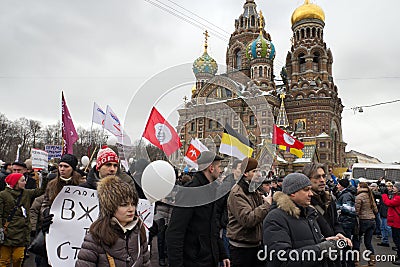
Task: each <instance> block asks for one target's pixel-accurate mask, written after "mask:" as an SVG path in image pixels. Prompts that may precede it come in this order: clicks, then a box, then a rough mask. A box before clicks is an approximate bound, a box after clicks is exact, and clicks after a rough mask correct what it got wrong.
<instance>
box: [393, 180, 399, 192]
mask: <svg viewBox="0 0 400 267" xmlns="http://www.w3.org/2000/svg"><path fill="white" fill-rule="evenodd" d="M393 186H394V187H396V188H397V190H399V191H400V182H395V183H394V185H393Z"/></svg>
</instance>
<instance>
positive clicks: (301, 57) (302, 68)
mask: <svg viewBox="0 0 400 267" xmlns="http://www.w3.org/2000/svg"><path fill="white" fill-rule="evenodd" d="M298 60H299V67H300V72H305V71H306V55H305V54H304V53H300V55H299V58H298Z"/></svg>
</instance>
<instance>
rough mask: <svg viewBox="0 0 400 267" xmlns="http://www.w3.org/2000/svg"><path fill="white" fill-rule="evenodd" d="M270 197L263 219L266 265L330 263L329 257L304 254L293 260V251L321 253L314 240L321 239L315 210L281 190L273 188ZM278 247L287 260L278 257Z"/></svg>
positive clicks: (315, 264) (300, 253)
mask: <svg viewBox="0 0 400 267" xmlns="http://www.w3.org/2000/svg"><path fill="white" fill-rule="evenodd" d="M273 199H274V203H273V204H272V206H271V210H270V211H269V213H268V214H267V216H266V217H265V220H264V223H263V242H264V245H265V246H266V248H267V250H266V251H267V259H268V260H267V261H266V266H267V267H269V266H271V267H277V266H329V265H328V264H329V261H328V260H327V259H326V258H324V257H322V258H323V260H322V261H314V260H313V259H311V260H307V258H304V259H303V260H301V258H300V260H295V261H292V260H291V259H290V257H289V255H295V253H298V254H299V255H300V256H301V255H302V253H304V252H303V251H313V252H315V255H316V256H317V258H318V259H319V258H320V257H321V249H320V247H319V246H317V244H319V243H320V242H321V241H322V240H323V236H322V234H321V231H320V228H319V226H318V224H317V222H316V218H317V216H318V214H317V211H316V210H315V209H314V208H312V207H307V208H303V207H300V206H298V205H296V204H295V203H294V202H293V201H292V200H291V199H290V197H289V196H288V195H286V194H284V193H282V192H276V193H275V194H274V197H273ZM272 250H274V252H272ZM278 251H279V253H282V252H281V251H284V252H285V255H281V258H286V259H287V261H284V262H283V261H280V260H279V259H278V257H277V253H278ZM289 253H290V254H289ZM325 256H327V255H325ZM270 258H271V260H270Z"/></svg>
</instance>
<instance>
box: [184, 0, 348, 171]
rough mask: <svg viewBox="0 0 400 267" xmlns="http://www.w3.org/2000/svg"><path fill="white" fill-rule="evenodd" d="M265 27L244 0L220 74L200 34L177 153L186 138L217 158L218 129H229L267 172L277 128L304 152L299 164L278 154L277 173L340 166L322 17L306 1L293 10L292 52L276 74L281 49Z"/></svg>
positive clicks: (341, 147)
mask: <svg viewBox="0 0 400 267" xmlns="http://www.w3.org/2000/svg"><path fill="white" fill-rule="evenodd" d="M289 19H290V18H288V22H290V20H289ZM265 21H266V20H265V18H264V17H263V15H262V12H261V11H258V10H257V5H256V2H255V1H254V0H246V1H245V3H244V5H243V13H242V14H240V15H239V17H238V18H237V19H235V21H234V24H235V30H234V32H233V33H232V34H231V37H230V39H229V43H228V48H227V51H226V70H225V72H224V73H222V74H217V72H218V64H217V62H216V61H215V60H214V59H213V58H212V55H209V54H208V51H207V48H208V33H207V32H205V44H204V53H203V54H202V55H201V56H200V57H199V58H197V59H196V60H195V61H194V63H193V73H194V76H195V80H196V83H195V86H193V89H192V96H191V99H189V100H188V101H186V102H185V106H184V107H183V108H182V109H179V110H178V112H179V122H178V127H177V130H178V134H179V136H180V138H181V142H182V144H183V146H182V148H181V153H183V154H185V152H186V150H187V148H188V146H189V144H190V141H191V139H192V138H198V139H200V141H202V143H203V144H205V145H206V146H208V147H210V148H211V149H213V150H215V151H219V145H220V143H221V137H222V134H223V131H224V125H225V124H229V125H231V126H232V128H233V129H235V130H236V131H237V132H239V133H241V134H243V135H245V136H246V137H247V138H248V139H249V140H250V141H251V142H252V143H253V144H254V154H253V155H254V157H256V158H258V159H259V161H260V163H261V167H262V168H263V164H265V166H264V167H266V168H268V164H269V165H271V164H270V162H271V159H270V158H269V157H268V156H265V155H268V154H269V153H270V154H271V153H272V152H271V149H270V148H271V146H273V145H272V144H271V141H272V132H273V124H276V125H278V126H279V127H280V128H282V129H284V130H286V131H287V132H288V133H290V134H292V135H294V136H295V137H296V138H297V139H299V140H300V141H302V142H303V143H304V144H305V147H304V149H303V152H304V155H303V157H302V158H297V156H295V155H292V154H290V153H289V152H286V151H282V150H276V155H274V159H273V168H274V169H275V170H281V171H284V172H286V173H287V172H293V171H297V170H299V169H301V168H302V167H303V166H304V165H305V164H307V163H309V162H321V163H326V164H327V165H329V166H332V167H345V166H346V163H345V146H346V143H345V142H344V141H343V136H342V123H341V119H342V111H343V105H342V101H341V99H340V97H339V95H338V88H337V87H336V85H335V83H334V77H333V76H332V64H333V55H332V52H331V50H330V49H329V47H328V46H327V44H326V43H325V42H324V26H325V13H324V11H323V10H322V9H321V7H319V6H318V5H316V4H313V3H310V1H309V0H305V1H304V3H303V4H302V5H301V6H299V7H298V8H296V9H295V10H294V11H293V14H292V17H291V24H292V33H293V34H292V38H291V41H292V45H291V48H290V51H286V52H285V51H281V53H287V56H286V62H285V67H284V68H282V70H278V71H279V74H276V70H274V58H275V54H276V51H277V50H279V47H275V46H274V44H273V39H272V37H271V36H270V34H269V33H268V32H267V30H266V23H265ZM277 76H278V77H279V76H280V77H281V79H279V80H277ZM276 81H278V82H279V84H278V83H276ZM249 99H250V100H249ZM252 99H253V100H254V101H252ZM255 99H256V100H255ZM222 105H223V106H224V107H228V108H222ZM263 156H265V157H263ZM263 158H265V160H263Z"/></svg>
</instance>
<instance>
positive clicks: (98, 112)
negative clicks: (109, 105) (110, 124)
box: [92, 102, 106, 125]
mask: <svg viewBox="0 0 400 267" xmlns="http://www.w3.org/2000/svg"><path fill="white" fill-rule="evenodd" d="M105 118H106V113H105V112H104V111H103V109H102V108H101V107H100V106H99V105H97V103H96V102H94V105H93V117H92V122H94V123H97V124H100V125H104V119H105Z"/></svg>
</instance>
